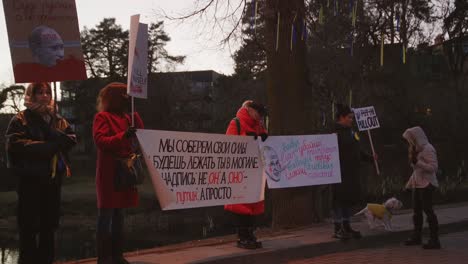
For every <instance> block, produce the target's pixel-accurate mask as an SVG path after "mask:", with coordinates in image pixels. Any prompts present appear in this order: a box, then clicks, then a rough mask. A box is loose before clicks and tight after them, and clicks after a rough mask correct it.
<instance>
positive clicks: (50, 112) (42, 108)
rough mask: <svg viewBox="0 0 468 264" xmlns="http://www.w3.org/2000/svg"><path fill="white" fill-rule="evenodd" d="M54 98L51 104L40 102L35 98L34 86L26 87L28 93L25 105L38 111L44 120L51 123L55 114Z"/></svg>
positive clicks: (25, 97)
mask: <svg viewBox="0 0 468 264" xmlns="http://www.w3.org/2000/svg"><path fill="white" fill-rule="evenodd" d="M54 105H55V103H54V100H52V99H51V100H50V102H49V104H47V105H45V104H40V103H38V102H36V101H35V100H34V95H33V91H32V87H28V88H27V89H26V93H25V96H24V106H25V107H26V108H27V109H29V110H31V111H33V112H36V113H38V114H39V115H41V116H42V118H44V120H45V121H46V122H47V123H49V122H50V120H51V119H52V117H53V116H54V115H55V111H54Z"/></svg>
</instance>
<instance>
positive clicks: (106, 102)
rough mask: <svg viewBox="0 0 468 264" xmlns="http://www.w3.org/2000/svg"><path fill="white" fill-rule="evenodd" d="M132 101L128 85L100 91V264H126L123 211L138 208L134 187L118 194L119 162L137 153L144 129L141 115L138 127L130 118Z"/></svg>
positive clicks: (95, 129)
mask: <svg viewBox="0 0 468 264" xmlns="http://www.w3.org/2000/svg"><path fill="white" fill-rule="evenodd" d="M129 102H130V98H129V96H128V95H127V85H126V84H123V83H118V82H113V83H110V84H108V85H107V86H106V87H104V88H103V89H101V91H100V92H99V96H98V99H97V109H98V113H97V114H96V115H95V117H94V122H93V138H94V142H95V144H96V147H97V161H96V194H97V207H98V220H97V229H96V251H97V257H98V261H97V263H99V264H108V263H109V264H126V263H129V262H128V261H127V260H126V259H125V258H124V257H123V245H124V214H123V209H124V208H132V207H137V206H138V190H137V188H136V187H134V186H131V187H128V188H126V189H123V190H121V189H119V190H116V188H115V185H114V178H115V175H116V174H117V166H116V164H117V159H119V158H122V159H124V158H127V157H128V156H129V155H131V154H132V153H134V152H135V150H136V148H137V145H138V142H137V139H136V135H135V133H136V129H137V128H138V129H142V128H143V121H142V120H141V118H140V116H139V115H138V113H135V114H134V119H135V127H133V126H132V125H131V116H130V115H129V114H128V111H129V110H130V109H128V108H129V107H128V106H129Z"/></svg>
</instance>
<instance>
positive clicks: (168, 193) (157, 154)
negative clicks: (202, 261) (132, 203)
mask: <svg viewBox="0 0 468 264" xmlns="http://www.w3.org/2000/svg"><path fill="white" fill-rule="evenodd" d="M137 137H138V141H139V143H140V147H141V150H142V155H143V156H144V158H145V162H146V164H147V167H148V168H149V172H150V174H151V179H152V182H153V186H154V190H155V192H156V196H157V198H158V200H159V203H160V205H161V208H162V209H163V210H173V209H183V208H194V207H206V206H215V205H225V204H237V203H255V202H258V201H261V200H263V199H264V189H265V178H264V177H263V175H262V163H261V162H260V158H259V149H258V143H257V141H255V140H254V139H253V137H239V136H227V135H219V134H205V133H187V132H173V131H158V130H138V131H137Z"/></svg>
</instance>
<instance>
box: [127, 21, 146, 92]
mask: <svg viewBox="0 0 468 264" xmlns="http://www.w3.org/2000/svg"><path fill="white" fill-rule="evenodd" d="M139 21H140V15H134V16H132V17H131V20H130V43H129V48H128V77H127V84H128V88H127V94H128V95H130V96H133V97H137V98H144V99H146V98H148V25H147V24H142V23H140V22H139Z"/></svg>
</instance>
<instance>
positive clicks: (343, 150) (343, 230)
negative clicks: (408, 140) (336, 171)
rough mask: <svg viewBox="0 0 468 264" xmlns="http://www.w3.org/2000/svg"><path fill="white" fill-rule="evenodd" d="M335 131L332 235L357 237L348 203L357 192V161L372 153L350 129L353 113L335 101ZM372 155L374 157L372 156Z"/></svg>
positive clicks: (355, 199) (369, 158)
mask: <svg viewBox="0 0 468 264" xmlns="http://www.w3.org/2000/svg"><path fill="white" fill-rule="evenodd" d="M335 117H336V124H335V133H336V134H337V136H338V148H339V151H340V154H339V155H340V165H341V166H340V167H341V183H339V184H334V185H332V193H333V223H334V226H335V230H334V234H333V237H334V238H338V239H348V238H351V237H353V238H360V237H361V233H360V232H359V231H355V230H353V229H352V228H351V225H350V218H351V207H353V206H354V205H356V204H357V203H358V202H359V200H360V196H361V188H360V184H361V177H360V172H359V171H360V166H361V165H360V163H361V161H368V162H373V161H374V157H372V155H369V154H367V153H365V152H363V151H361V148H360V146H359V135H358V134H357V133H356V132H354V131H353V129H352V127H353V121H354V113H353V111H352V110H351V108H350V107H349V106H345V105H340V104H339V105H337V111H336V116H335ZM375 158H376V157H375Z"/></svg>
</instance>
